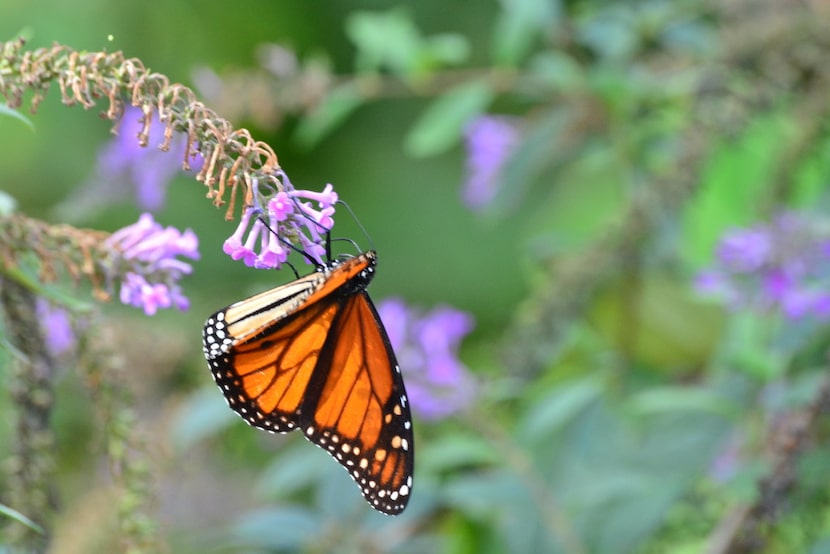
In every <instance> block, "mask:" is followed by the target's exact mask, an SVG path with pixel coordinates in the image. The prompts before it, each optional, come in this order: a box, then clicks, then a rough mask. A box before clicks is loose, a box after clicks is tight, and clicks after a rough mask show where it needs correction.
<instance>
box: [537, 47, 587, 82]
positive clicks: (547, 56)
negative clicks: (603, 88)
mask: <svg viewBox="0 0 830 554" xmlns="http://www.w3.org/2000/svg"><path fill="white" fill-rule="evenodd" d="M528 69H529V70H530V72H531V73H532V74H533V75H534V76H535V77H536V78H538V79H539V80H541V81H542V82H544V83H545V84H546V85H548V86H549V87H551V88H553V89H555V90H559V91H568V92H571V91H575V90H578V89H580V88H582V87H584V86H585V85H586V79H585V72H584V71H583V68H582V67H581V66H580V65H579V64H578V63H577V61H576V60H575V59H574V58H573V57H571V56H569V55H568V54H566V53H565V52H559V51H553V50H551V51H545V52H540V53H539V54H537V55H535V56H533V58H532V59H531V60H530V62H529V64H528Z"/></svg>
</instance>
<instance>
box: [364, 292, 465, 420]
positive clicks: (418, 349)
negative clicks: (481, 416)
mask: <svg viewBox="0 0 830 554" xmlns="http://www.w3.org/2000/svg"><path fill="white" fill-rule="evenodd" d="M378 313H379V314H380V318H381V320H382V321H383V323H384V326H385V327H386V332H387V334H388V335H389V340H390V342H391V343H392V347H393V348H394V349H395V352H396V353H397V356H398V362H399V364H400V366H401V371H402V372H403V374H404V378H405V379H406V391H407V395H408V396H409V401H410V404H411V405H412V408H413V409H414V410H415V411H416V412H418V413H419V415H420V416H421V417H423V418H424V419H431V420H439V419H443V418H446V417H448V416H450V415H452V414H453V413H456V412H458V411H460V410H463V409H464V408H466V407H467V406H468V405H469V404H470V403H471V402H472V401H473V399H474V397H475V392H476V385H475V380H474V379H473V376H472V375H471V374H470V372H469V370H468V369H467V368H466V367H465V366H464V364H463V363H461V361H460V360H459V359H458V348H459V345H460V343H461V340H462V339H463V338H464V337H465V336H466V335H467V334H469V332H470V331H471V330H472V329H473V325H474V323H473V318H472V317H471V316H470V315H469V314H467V313H465V312H461V311H459V310H456V309H454V308H450V307H439V308H435V309H434V310H432V311H431V312H429V313H427V314H423V315H421V314H419V313H417V312H415V311H413V310H410V309H409V308H407V306H406V304H405V303H404V302H403V301H402V300H400V299H397V298H390V299H387V300H385V301H383V302H381V303H380V304H379V305H378Z"/></svg>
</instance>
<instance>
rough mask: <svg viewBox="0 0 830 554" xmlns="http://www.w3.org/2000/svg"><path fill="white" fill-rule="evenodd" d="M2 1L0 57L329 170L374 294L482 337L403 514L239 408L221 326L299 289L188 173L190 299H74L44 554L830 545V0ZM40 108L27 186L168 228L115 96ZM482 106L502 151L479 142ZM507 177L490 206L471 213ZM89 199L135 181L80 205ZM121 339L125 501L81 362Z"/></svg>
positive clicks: (84, 292)
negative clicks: (132, 155) (265, 260)
mask: <svg viewBox="0 0 830 554" xmlns="http://www.w3.org/2000/svg"><path fill="white" fill-rule="evenodd" d="M0 8H2V10H1V11H0V13H2V16H0V41H5V40H11V39H13V38H15V37H17V36H19V35H21V34H22V35H23V36H26V37H28V43H27V46H26V48H36V47H40V46H48V45H50V44H52V43H53V42H58V43H62V44H66V45H68V46H70V47H72V48H74V49H77V50H86V51H98V50H107V51H115V50H122V51H123V52H124V53H125V55H126V56H127V57H136V58H139V59H140V60H142V62H143V63H144V64H145V65H146V66H148V67H150V68H151V69H152V70H154V71H158V72H160V73H163V74H165V75H166V76H167V77H168V78H169V79H170V80H171V81H173V82H181V83H183V84H185V85H187V86H190V87H192V88H193V89H194V90H195V91H196V93H197V94H198V95H199V97H200V98H201V99H202V100H203V101H204V102H205V103H206V104H207V105H208V106H210V107H211V108H213V109H214V110H216V111H217V113H218V114H219V115H221V116H223V117H226V118H228V119H229V120H231V121H232V122H233V124H234V125H235V126H237V127H245V128H248V129H250V130H251V132H252V134H253V135H254V136H255V137H256V138H257V139H260V140H263V141H265V142H267V143H268V144H270V145H271V146H272V147H273V148H274V150H275V151H276V153H277V154H278V156H279V160H280V163H281V165H282V167H283V168H284V169H285V170H286V172H287V173H288V174H289V175H290V177H291V180H292V181H293V183H294V184H295V185H296V186H297V187H298V188H306V189H311V190H321V189H322V188H323V187H324V186H325V185H326V183H332V184H333V185H334V186H335V189H336V190H337V192H338V194H339V196H340V198H341V199H343V200H345V201H346V202H348V204H349V205H350V207H351V209H352V210H353V211H354V213H355V214H356V216H357V218H358V219H359V221H360V224H361V225H362V227H363V228H365V230H366V234H368V235H369V237H367V236H365V234H364V232H363V231H362V230H361V229H360V227H359V226H358V225H357V224H356V223H355V222H354V221H353V220H352V218H351V217H349V216H348V215H347V214H346V212H345V211H342V210H341V211H340V212H338V215H337V218H336V221H337V224H336V228H335V231H336V233H335V234H337V235H338V236H344V237H349V238H351V239H353V240H355V241H357V242H358V243H359V244H361V245H362V246H364V247H368V245H369V244H370V241H371V245H372V246H373V247H374V248H375V249H376V250H377V251H378V253H379V258H380V264H379V271H378V274H377V276H376V278H375V280H374V282H373V283H372V287H371V289H370V292H371V294H372V296H373V298H375V299H376V301H379V302H380V301H382V300H383V299H388V298H391V297H396V298H400V299H402V300H403V301H405V302H406V303H407V304H408V305H409V306H410V307H411V309H412V310H413V312H412V313H413V314H415V315H413V317H424V316H426V314H429V313H431V312H430V310H432V309H434V308H436V307H441V306H452V307H454V309H457V310H460V311H463V312H466V313H467V314H469V315H470V317H471V318H472V320H474V322H475V325H474V328H473V329H472V331H471V332H470V333H469V334H468V335H467V336H466V337H465V338H464V340H463V342H462V343H461V346H460V350H459V352H458V359H459V360H460V362H461V363H462V364H463V367H462V369H463V371H464V372H465V373H466V372H469V374H470V375H471V376H472V378H473V381H472V382H469V383H468V382H466V381H465V383H467V384H468V386H467V387H466V389H465V390H463V391H455V393H453V391H450V394H457V395H458V397H459V398H461V397H463V398H464V402H459V406H458V407H457V409H455V410H454V411H453V412H452V413H450V414H447V415H444V416H442V417H432V418H430V417H423V418H421V417H419V414H418V413H417V411H416V414H415V418H416V419H415V425H416V441H417V446H416V449H417V462H416V466H417V469H416V476H415V487H414V492H413V497H412V501H411V504H410V507H409V508H408V509H407V511H406V512H405V513H404V514H403V515H402V516H400V517H397V518H389V517H385V516H382V515H380V514H377V513H374V512H373V511H372V510H371V508H369V507H368V506H367V505H365V503H364V501H363V500H362V499H361V497H360V495H359V491H358V490H357V488H356V487H355V486H354V484H353V483H352V481H351V480H350V479H349V478H348V476H347V475H346V473H345V472H344V471H343V470H342V469H341V468H339V467H338V465H337V464H336V463H334V462H333V461H332V460H331V459H329V457H328V456H327V455H326V454H325V453H324V452H323V451H321V450H319V449H317V448H314V447H313V446H311V445H310V444H308V443H307V442H306V441H304V440H303V439H302V438H301V437H299V436H294V434H290V435H286V436H272V435H268V434H266V433H262V432H259V431H257V430H255V429H253V428H250V427H248V426H246V425H245V424H244V423H243V422H242V421H241V420H240V419H239V418H237V417H236V416H235V415H233V413H232V412H231V411H230V410H229V409H228V408H227V406H226V405H225V403H224V401H223V399H222V397H221V393H220V391H219V390H218V389H216V387H215V385H214V384H213V381H212V379H211V376H210V372H209V371H208V369H207V366H206V364H205V361H204V359H203V357H202V354H201V345H200V332H201V328H202V325H203V323H204V319H205V317H206V316H207V315H209V314H210V313H213V312H214V311H216V310H217V309H219V308H221V307H222V306H224V305H227V304H230V303H232V302H234V301H236V300H239V299H241V298H243V297H245V296H247V295H249V294H253V293H255V292H259V291H261V290H265V289H267V288H269V287H272V286H274V285H275V284H278V283H282V282H285V281H287V280H289V279H290V278H291V276H290V275H289V274H288V273H289V272H288V271H283V272H279V273H277V272H273V271H256V270H253V269H251V268H247V267H245V266H243V265H242V264H240V263H238V262H234V261H232V260H231V259H230V258H228V257H227V256H225V255H224V254H223V253H222V243H223V241H224V240H225V238H227V237H228V236H229V235H230V234H231V232H233V230H234V229H235V225H236V222H234V221H231V222H229V221H225V219H224V210H217V209H216V208H214V207H213V206H212V204H211V203H210V201H209V200H207V199H206V198H205V188H204V186H203V185H202V184H200V183H198V182H197V181H196V180H195V179H193V177H192V174H191V175H187V174H184V173H177V174H176V175H175V176H174V177H173V178H172V179H171V180H170V181H169V183H168V185H167V187H166V192H165V197H164V201H163V202H162V203H161V204H160V205H159V206H158V207H157V209H154V210H153V214H154V217H155V219H156V220H157V221H158V222H160V223H161V224H163V225H172V226H174V227H177V228H179V229H185V228H190V229H192V230H193V231H194V232H195V233H196V234H197V235H198V237H199V241H200V252H201V257H200V259H199V260H197V261H194V262H193V267H194V271H193V274H192V275H190V276H188V277H186V278H185V279H184V280H183V281H182V283H181V286H182V288H183V291H184V293H185V294H186V295H187V296H188V298H189V299H190V309H189V310H188V311H186V312H179V311H177V310H163V311H160V312H159V313H158V314H156V315H154V316H152V317H148V316H146V315H144V314H143V313H142V312H141V310H136V309H134V308H131V307H127V306H121V305H118V303H117V299H116V301H114V302H110V303H107V304H97V303H95V302H94V301H93V299H92V295H91V294H90V291H89V287H87V286H85V285H83V284H81V285H80V286H77V287H75V286H72V284H71V283H70V281H69V280H68V279H66V280H64V281H62V282H59V283H57V284H52V285H49V287H54V288H56V289H59V290H60V291H61V292H60V294H61V295H63V296H65V297H70V298H73V299H75V300H76V301H78V303H69V304H70V305H64V306H63V308H70V313H71V314H72V317H73V318H74V320H75V321H76V324H75V333H76V338H77V339H78V340H79V341H80V342H79V345H80V346H78V347H77V349H75V350H72V351H71V352H70V354H68V355H65V357H64V358H62V360H64V364H63V366H62V369H61V372H60V374H59V376H58V378H57V379H56V380H55V382H54V389H55V400H54V406H53V411H52V415H51V424H52V428H53V430H54V433H55V439H54V440H55V448H54V451H53V452H54V456H55V459H54V461H55V467H54V472H53V486H54V490H55V493H56V499H57V502H56V505H55V509H54V513H50V514H24V515H27V516H28V517H30V518H32V519H34V520H36V521H42V520H43V523H45V524H47V526H48V529H49V532H50V539H49V542H50V545H51V546H50V548H51V550H50V551H52V552H60V553H64V552H118V551H135V552H139V551H146V552H156V551H159V552H176V553H179V552H181V553H190V552H194V553H195V552H250V553H265V552H493V553H496V552H563V553H565V552H567V553H594V552H596V553H625V552H644V553H657V552H679V553H686V552H688V553H692V552H711V553H716V552H750V551H763V552H811V553H821V552H830V509H829V508H830V505H828V500H830V489H829V488H828V485H830V482H829V481H828V479H827V477H826V476H827V470H828V468H830V456H829V455H828V449H827V438H828V436H827V431H828V429H827V426H828V419H827V414H826V409H825V408H826V404H827V402H828V400H827V396H828V391H830V385H828V378H829V377H828V373H827V372H828V367H827V360H826V350H827V338H828V333H827V324H826V322H827V317H828V315H830V302H828V298H830V291H829V290H828V285H830V271H828V269H830V264H828V256H830V249H828V247H827V246H828V244H830V242H828V240H830V233H828V219H827V217H826V215H825V214H824V208H825V207H826V205H827V183H828V175H830V149H828V146H830V133H828V125H827V121H828V119H827V115H828V111H830V101H829V99H830V94H828V93H830V65H828V62H827V60H828V59H830V56H828V54H830V31H828V29H830V25H828V23H830V4H828V3H827V2H824V1H822V0H812V1H800V2H796V1H794V0H784V1H765V0H733V1H730V2H691V1H680V0H679V1H660V0H652V1H647V2H625V1H619V2H605V1H600V0H581V1H566V0H561V1H556V0H547V1H545V0H503V1H501V2H496V1H486V2H469V1H467V2H464V1H451V2H437V1H433V0H424V1H421V2H417V3H410V4H394V3H389V2H353V1H348V0H337V1H318V2H291V1H286V0H281V1H277V0H273V1H272V0H269V1H253V0H252V1H247V2H243V3H239V4H236V5H230V4H228V3H227V2H216V1H201V2H184V1H180V0H177V1H173V2H141V3H126V2H124V3H112V2H95V1H91V0H85V1H84V2H74V3H61V2H54V1H51V2H50V1H35V2H14V1H9V0H5V1H4V2H3V3H2V5H0ZM0 79H2V74H0ZM26 107H27V104H26V103H24V109H23V110H22V112H21V113H22V114H23V115H24V116H25V119H21V118H17V117H14V116H12V115H9V114H8V113H6V112H3V113H0V149H1V151H2V152H3V155H2V160H3V161H2V168H3V172H2V174H3V179H2V183H3V184H2V187H0V190H2V191H4V192H5V193H6V195H7V197H6V198H5V199H4V200H8V198H13V199H14V201H15V202H16V205H17V210H18V211H19V212H22V213H25V214H26V215H28V216H30V217H34V218H39V219H42V220H45V221H47V222H50V223H54V224H58V223H69V224H72V225H76V226H78V227H83V228H94V229H100V230H105V231H114V230H116V229H119V228H121V227H124V226H125V225H128V224H130V223H133V222H134V221H135V220H136V219H137V217H138V216H139V214H140V213H142V212H143V211H146V210H145V208H144V207H142V206H140V205H139V203H138V202H136V200H135V195H134V194H133V193H130V191H131V190H133V189H131V188H130V187H131V186H132V185H131V184H130V179H129V178H128V176H125V175H120V176H117V177H113V176H112V175H107V173H106V171H102V170H101V166H100V157H101V152H102V151H103V150H104V149H106V148H107V146H108V145H110V144H111V143H112V141H113V140H114V139H113V136H112V134H111V132H110V131H111V127H112V126H111V124H110V122H108V121H106V120H105V119H102V118H101V117H99V112H100V111H101V110H103V109H104V108H103V107H101V108H93V109H92V110H88V111H85V110H83V109H82V108H81V107H78V106H76V107H71V108H70V107H67V106H64V105H62V104H61V103H60V101H59V94H58V91H57V90H56V89H55V90H53V91H52V92H50V94H49V95H48V96H47V98H46V100H45V101H44V102H43V103H42V104H41V105H40V107H39V109H38V112H37V114H36V115H31V114H30V113H29V112H28V111H27V109H25V108H26ZM483 117H496V118H497V119H496V120H497V121H499V122H501V123H503V124H504V125H505V126H507V127H506V128H508V129H509V131H507V132H510V133H513V135H511V136H513V137H514V138H513V139H512V140H509V141H506V142H505V143H506V144H508V145H509V147H505V148H502V150H499V149H498V148H497V147H496V148H495V150H493V151H492V152H490V153H489V154H488V153H485V154H481V152H480V151H477V150H476V148H480V147H481V146H480V144H479V145H478V146H477V143H476V142H475V137H474V136H473V135H472V130H471V129H473V128H474V127H473V125H474V124H475V123H476V122H480V121H482V118H483ZM496 134H497V135H498V132H497V133H496ZM485 138H486V137H485ZM491 138H492V137H491ZM498 138H499V137H498V136H496V139H498ZM502 138H503V137H502ZM485 142H486V141H485ZM495 143H496V144H499V141H498V140H495ZM151 146H152V145H151ZM476 156H478V157H476ZM142 159H143V158H142ZM476 160H477V161H476ZM482 160H484V162H483V163H484V164H485V165H486V164H487V163H494V164H495V165H496V167H495V169H494V173H493V175H492V178H490V179H489V181H488V183H489V185H491V186H492V187H493V189H492V190H493V191H494V195H493V197H492V198H485V199H483V200H482V199H481V197H479V202H478V203H475V202H474V203H473V204H471V203H470V202H469V201H465V198H469V197H465V190H468V189H467V188H465V187H469V186H470V185H469V183H470V179H471V177H472V175H473V174H475V172H476V171H478V170H481V167H480V165H481V163H482ZM496 162H499V163H496ZM146 163H155V162H146ZM476 164H479V165H476ZM91 187H93V188H92V189H91ZM94 187H99V188H94ZM101 187H103V188H101ZM90 190H95V191H99V192H100V191H101V190H111V191H112V190H119V191H126V192H124V193H123V194H121V196H118V195H115V194H114V195H113V198H108V199H107V200H106V202H103V203H102V204H101V205H100V206H97V207H95V208H90V206H91V205H92V202H91V200H90V198H91V196H90V193H89V191H90ZM96 194H97V193H96ZM300 265H302V264H301V262H300ZM79 305H82V306H83V308H84V309H82V310H78V309H77V308H78V306H79ZM73 308H74V310H73ZM102 326H103V327H106V328H107V330H108V331H109V335H108V337H109V346H110V348H111V349H112V353H113V356H115V357H116V358H117V359H118V362H117V364H116V365H117V366H118V367H119V368H120V369H119V371H117V372H115V371H112V372H109V371H108V366H107V364H105V363H104V364H102V365H101V367H99V368H98V370H97V372H96V373H94V375H97V376H100V378H101V380H103V381H104V382H107V380H112V381H113V384H111V385H107V386H108V387H111V388H114V389H117V390H122V389H123V390H125V391H128V392H120V393H118V394H114V395H112V394H111V395H110V397H109V398H110V400H112V398H116V399H117V398H122V397H123V398H129V399H130V400H129V403H130V408H131V409H134V411H135V415H136V417H135V419H134V420H131V423H130V425H129V427H130V429H129V431H130V433H135V436H137V437H139V438H140V440H139V441H138V442H137V443H136V444H140V447H135V448H134V450H132V451H131V452H129V453H128V454H127V455H128V456H129V457H130V458H131V459H132V460H133V461H134V464H136V465H137V467H140V468H141V470H140V471H137V473H136V474H135V475H131V476H130V477H129V479H127V481H126V485H125V484H124V479H123V478H122V477H123V476H119V475H114V472H113V470H112V467H113V465H117V464H113V463H112V460H113V457H117V456H118V454H114V453H113V452H112V449H111V448H110V449H108V444H111V437H109V435H108V433H110V432H111V427H112V425H110V423H111V422H106V421H105V422H102V421H100V418H101V417H102V416H101V411H100V410H98V409H96V402H97V399H100V398H101V394H100V392H101V389H100V387H101V385H100V383H98V382H91V381H94V380H91V379H90V378H89V376H90V375H91V373H90V372H89V370H85V369H82V368H83V365H84V364H85V363H89V360H88V359H87V358H85V356H84V350H83V346H82V345H83V342H84V341H83V336H84V331H83V329H87V330H88V329H94V328H96V327H97V328H100V327H102ZM89 332H90V333H93V331H89ZM0 337H2V338H3V345H4V348H3V350H2V351H0V383H8V382H10V379H9V375H10V374H11V370H10V369H9V368H10V367H11V361H12V359H13V357H14V354H13V353H14V347H13V345H11V344H9V343H8V341H7V339H6V337H5V335H0ZM96 363H98V364H101V362H100V360H98V361H97V362H96ZM114 363H115V362H114ZM404 369H405V370H406V368H404ZM405 378H407V377H406V373H405ZM408 378H410V379H417V376H416V377H408ZM6 388H7V387H6ZM3 389H4V387H0V392H2V394H0V456H2V458H3V459H12V458H13V454H12V452H13V450H14V444H15V441H16V440H19V438H18V437H17V436H16V432H15V429H16V426H15V417H16V414H19V409H18V408H19V407H18V406H15V404H14V402H13V401H12V396H11V394H7V393H8V392H9V391H4V390H3ZM106 390H109V389H106ZM119 395H122V396H119ZM104 396H106V394H105V395H104ZM453 401H454V399H453V398H449V399H447V402H448V403H452V402H453ZM117 415H118V412H117V409H116V412H115V416H113V417H117ZM109 416H112V414H111V413H110V414H109ZM109 416H107V417H109ZM108 429H110V430H109V431H108ZM7 465H10V464H7ZM136 465H134V466H132V467H136ZM116 473H117V472H116ZM8 474H9V475H13V472H11V473H8ZM8 479H9V477H0V502H4V503H6V504H5V505H7V506H8V507H9V508H12V509H14V508H16V506H14V505H11V504H8V502H9V501H8V499H6V498H4V497H3V490H4V489H7V488H9V487H10V483H9V482H8ZM124 486H126V487H127V488H128V489H129V487H130V486H133V487H138V489H140V490H138V491H136V490H127V492H126V493H125V491H124V490H122V489H123V488H124ZM125 499H126V500H125ZM131 502H132V503H131ZM116 506H117V509H115V508H114V507H116ZM139 515H140V517H139ZM0 517H2V516H0ZM6 519H7V520H8V523H9V528H12V527H14V526H17V525H20V523H19V521H18V520H17V519H16V518H15V517H11V516H9V517H7V518H6ZM119 521H120V522H121V523H120V524H119ZM124 521H127V522H128V525H126V527H125V524H124ZM130 522H132V523H134V524H135V526H134V527H130V526H129V523H130ZM136 526H137V527H136ZM16 536H17V535H16V534H15V532H14V531H0V551H12V550H11V544H12V542H13V540H15V539H14V537H16ZM6 545H9V546H6ZM130 549H132V550H130Z"/></svg>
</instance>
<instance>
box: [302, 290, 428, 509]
mask: <svg viewBox="0 0 830 554" xmlns="http://www.w3.org/2000/svg"><path fill="white" fill-rule="evenodd" d="M318 367H319V368H320V371H319V372H315V375H314V377H313V378H312V383H310V385H309V388H310V389H313V390H315V391H317V390H319V393H318V394H314V395H308V396H307V398H306V402H305V403H304V407H303V410H302V411H303V425H304V426H305V428H304V431H305V433H306V437H307V438H308V439H309V440H310V441H312V442H314V443H315V444H317V445H319V446H320V447H322V448H325V449H326V450H328V451H329V453H330V454H331V455H332V456H334V457H335V458H336V459H337V460H338V461H339V462H340V463H341V464H342V465H343V466H344V467H345V468H346V470H347V471H348V472H349V474H351V476H352V477H353V478H354V480H355V481H356V482H357V484H358V485H359V486H360V489H361V491H362V493H363V496H364V497H365V498H366V500H367V501H368V502H369V504H371V505H372V506H373V507H374V508H375V509H377V510H379V511H381V512H384V513H388V514H397V513H400V512H401V511H403V509H404V508H405V507H406V504H407V502H408V500H409V492H410V489H411V488H412V470H413V462H414V455H413V440H412V420H411V416H410V412H409V404H408V401H407V397H406V392H405V391H404V386H403V379H402V377H401V374H400V368H399V366H398V363H397V361H396V359H395V355H394V353H393V351H392V347H391V345H390V343H389V338H388V337H387V335H386V331H385V330H384V328H383V326H382V324H381V322H380V318H379V317H378V315H377V311H376V310H375V308H374V306H373V305H372V302H371V300H370V299H369V296H368V295H367V294H366V293H365V292H363V291H360V292H359V293H357V294H353V295H351V296H349V297H348V298H347V299H345V300H344V301H343V308H342V309H341V310H340V311H339V313H338V314H337V318H336V320H335V322H334V324H333V327H332V329H331V331H330V333H329V337H328V340H327V341H326V344H325V345H324V346H323V350H322V351H321V353H320V358H319V361H318ZM309 414H311V415H309Z"/></svg>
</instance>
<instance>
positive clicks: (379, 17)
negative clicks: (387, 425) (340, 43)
mask: <svg viewBox="0 0 830 554" xmlns="http://www.w3.org/2000/svg"><path fill="white" fill-rule="evenodd" d="M345 29H346V35H348V37H349V38H350V39H351V41H352V42H353V43H354V45H355V46H356V47H357V63H358V69H359V70H362V71H378V70H380V69H384V68H385V69H389V70H391V71H392V72H394V73H397V74H400V75H407V74H408V73H410V72H411V71H412V70H413V68H415V67H416V66H417V62H418V57H419V55H420V51H421V49H422V48H423V47H424V43H423V39H422V38H421V36H420V32H419V31H418V29H417V27H415V24H414V23H412V20H411V18H410V16H409V13H408V12H407V11H406V10H404V9H400V8H396V9H392V10H389V11H386V12H383V13H376V12H366V11H361V12H354V13H352V14H351V15H349V17H348V18H347V19H346V25H345Z"/></svg>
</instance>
